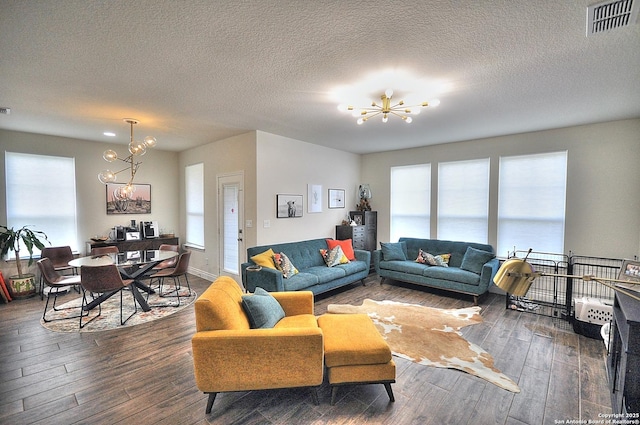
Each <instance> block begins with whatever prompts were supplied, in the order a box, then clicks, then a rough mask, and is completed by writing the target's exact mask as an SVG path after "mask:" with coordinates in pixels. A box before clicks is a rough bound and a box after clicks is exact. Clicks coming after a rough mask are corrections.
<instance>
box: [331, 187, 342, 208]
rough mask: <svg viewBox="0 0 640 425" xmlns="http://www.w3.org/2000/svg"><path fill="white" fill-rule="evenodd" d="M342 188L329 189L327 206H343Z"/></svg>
mask: <svg viewBox="0 0 640 425" xmlns="http://www.w3.org/2000/svg"><path fill="white" fill-rule="evenodd" d="M344 194H345V192H344V189H329V208H344Z"/></svg>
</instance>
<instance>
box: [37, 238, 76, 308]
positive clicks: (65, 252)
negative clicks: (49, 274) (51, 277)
mask: <svg viewBox="0 0 640 425" xmlns="http://www.w3.org/2000/svg"><path fill="white" fill-rule="evenodd" d="M40 258H48V259H50V260H51V263H52V264H53V268H54V269H55V270H56V271H58V272H61V273H62V274H65V272H68V271H70V272H71V273H72V274H78V273H77V270H76V268H75V267H73V266H70V265H69V261H71V260H73V258H74V257H73V252H72V251H71V247H70V246H47V247H44V248H42V251H40ZM44 288H45V283H44V281H43V280H42V279H40V287H39V292H40V299H43V298H44Z"/></svg>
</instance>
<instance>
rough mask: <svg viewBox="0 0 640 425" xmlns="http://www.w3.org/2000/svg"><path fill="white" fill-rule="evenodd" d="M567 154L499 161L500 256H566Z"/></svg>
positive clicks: (510, 158)
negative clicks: (521, 252) (521, 253)
mask: <svg viewBox="0 0 640 425" xmlns="http://www.w3.org/2000/svg"><path fill="white" fill-rule="evenodd" d="M566 187H567V152H566V151H563V152H554V153H547V154H538V155H526V156H508V157H501V158H500V181H499V189H498V250H497V252H498V254H499V255H505V256H506V255H507V253H508V252H509V251H512V250H513V249H514V247H515V248H516V249H518V250H527V249H529V248H533V250H534V251H538V252H550V253H560V254H561V253H564V222H565V218H564V214H565V200H566Z"/></svg>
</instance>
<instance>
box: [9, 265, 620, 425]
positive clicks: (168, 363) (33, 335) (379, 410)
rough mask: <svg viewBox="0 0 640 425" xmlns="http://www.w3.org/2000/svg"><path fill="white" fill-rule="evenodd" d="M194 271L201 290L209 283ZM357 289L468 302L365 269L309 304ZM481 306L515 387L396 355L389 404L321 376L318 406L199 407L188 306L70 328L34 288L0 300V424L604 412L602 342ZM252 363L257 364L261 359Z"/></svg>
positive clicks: (532, 418) (482, 417) (485, 333)
mask: <svg viewBox="0 0 640 425" xmlns="http://www.w3.org/2000/svg"><path fill="white" fill-rule="evenodd" d="M190 281H191V286H192V288H194V289H195V290H196V291H197V292H198V293H199V294H200V293H202V292H203V290H204V289H205V288H206V287H207V286H208V285H209V283H210V282H209V281H205V280H203V279H200V278H198V277H195V276H191V277H190ZM72 296H75V295H67V296H66V297H68V298H69V299H71V297H72ZM365 298H372V299H376V300H383V299H390V300H396V301H402V302H411V303H416V304H423V305H428V306H432V307H441V308H457V307H466V306H469V305H471V299H470V298H466V297H461V298H458V297H455V296H450V295H447V294H445V293H439V292H429V291H426V290H421V289H419V288H416V287H412V286H404V285H402V284H397V285H396V284H393V285H391V284H384V285H380V284H379V283H378V279H375V280H373V278H370V282H369V283H368V284H367V286H365V287H363V286H362V285H352V286H349V287H347V288H346V289H343V290H339V291H336V292H333V293H331V294H327V295H324V296H320V297H317V299H316V306H315V308H316V314H322V313H324V312H325V311H326V307H327V305H328V304H331V303H341V304H360V303H361V301H362V300H363V299H365ZM480 305H481V307H482V316H483V317H484V322H483V323H482V324H478V325H475V326H471V327H468V328H465V329H464V334H465V336H466V337H467V339H469V340H471V341H473V342H474V343H476V344H478V345H480V346H482V347H483V348H484V349H486V350H487V351H488V352H489V353H491V354H492V355H493V356H494V359H495V364H496V366H497V367H498V368H499V369H501V370H502V371H503V372H504V373H505V374H507V375H508V376H509V377H511V378H512V379H513V380H514V381H516V382H518V384H519V385H520V388H521V390H522V392H521V393H519V394H514V393H511V392H508V391H505V390H503V389H500V388H498V387H496V386H494V385H492V384H489V383H487V382H486V381H484V380H482V379H479V378H476V377H474V376H471V375H467V374H465V373H462V372H459V371H455V370H445V369H436V368H430V367H425V366H420V365H417V364H414V363H411V362H409V361H406V360H403V359H399V358H396V359H395V361H396V364H397V377H396V380H397V382H396V383H395V384H393V389H394V393H395V397H396V402H395V403H390V402H389V399H388V397H387V394H386V392H385V389H384V386H382V385H361V386H354V387H345V388H342V389H341V390H340V392H339V393H338V397H339V400H338V401H337V402H336V404H335V406H331V405H330V404H329V399H330V389H329V387H328V386H327V385H326V384H325V385H323V386H322V387H321V388H320V389H319V391H318V394H319V396H320V405H319V406H316V405H314V404H313V402H312V398H311V396H310V393H309V391H307V390H301V389H292V390H271V391H252V392H242V393H224V394H220V395H218V397H217V399H216V401H215V404H214V406H213V411H212V413H211V414H210V415H206V414H205V412H204V411H205V405H206V399H207V397H206V395H205V394H202V393H201V392H199V391H198V389H197V388H196V386H195V383H194V379H193V367H192V358H191V343H190V340H191V336H192V335H193V333H194V329H195V319H194V314H193V306H190V307H188V308H186V309H185V310H183V311H181V312H179V313H176V314H174V315H172V316H169V317H167V318H164V319H161V320H158V321H155V322H152V323H149V324H145V325H139V326H135V327H132V328H122V329H117V330H112V331H106V332H98V333H82V334H80V333H72V334H67V333H53V332H50V331H48V330H45V329H44V328H43V327H42V326H41V325H40V323H39V318H40V316H41V314H42V309H43V307H44V301H41V300H40V298H39V297H34V298H30V299H26V300H19V301H14V302H11V303H9V304H0V323H1V325H0V355H1V357H0V358H1V359H2V361H1V362H0V423H2V424H5V423H6V424H12V425H17V424H47V425H51V424H65V425H66V424H76V423H78V424H119V423H122V424H136V425H144V424H167V425H169V424H171V425H175V424H207V423H211V424H362V423H368V424H394V425H396V424H434V425H435V424H456V425H458V424H479V425H486V424H509V425H521V424H529V425H535V424H555V423H559V422H556V421H567V420H578V419H582V420H589V419H599V418H598V414H600V413H610V412H611V408H610V401H609V395H608V389H607V379H606V375H605V362H604V355H605V350H604V344H603V343H602V341H599V340H594V339H589V338H586V337H583V336H579V335H576V334H575V333H573V331H572V330H571V329H570V327H569V326H567V323H566V322H563V321H558V320H554V319H551V318H548V317H542V316H537V315H534V314H530V313H520V312H516V311H511V310H506V309H505V306H504V297H503V296H498V295H495V294H489V295H488V296H486V297H484V298H481V300H480ZM283 361H286V359H283ZM255 368H256V373H259V369H260V359H256V361H255Z"/></svg>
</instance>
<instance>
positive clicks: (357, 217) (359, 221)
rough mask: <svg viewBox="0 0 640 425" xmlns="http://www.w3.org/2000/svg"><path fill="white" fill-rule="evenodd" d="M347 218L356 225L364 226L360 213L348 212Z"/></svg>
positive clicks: (362, 215)
mask: <svg viewBox="0 0 640 425" xmlns="http://www.w3.org/2000/svg"><path fill="white" fill-rule="evenodd" d="M349 216H350V217H351V220H353V222H354V223H356V225H358V226H362V225H363V224H364V213H363V212H362V211H351V212H349Z"/></svg>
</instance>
